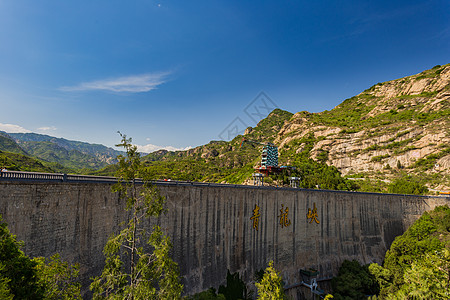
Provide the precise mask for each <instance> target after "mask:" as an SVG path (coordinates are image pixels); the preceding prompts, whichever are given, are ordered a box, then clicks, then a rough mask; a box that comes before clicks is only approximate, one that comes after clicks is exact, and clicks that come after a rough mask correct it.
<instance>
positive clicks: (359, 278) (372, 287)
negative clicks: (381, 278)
mask: <svg viewBox="0 0 450 300" xmlns="http://www.w3.org/2000/svg"><path fill="white" fill-rule="evenodd" d="M331 285H332V287H333V296H334V299H336V300H341V299H342V300H347V299H348V300H351V299H364V300H365V299H367V295H376V294H378V292H379V288H378V284H377V281H376V279H375V276H373V275H372V274H371V273H370V272H369V265H365V266H361V265H360V264H359V262H357V261H356V260H353V261H348V260H345V261H344V262H343V263H342V265H341V267H340V268H339V273H338V276H336V277H334V278H333V279H332V281H331Z"/></svg>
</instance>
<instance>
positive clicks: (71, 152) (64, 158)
mask: <svg viewBox="0 0 450 300" xmlns="http://www.w3.org/2000/svg"><path fill="white" fill-rule="evenodd" d="M0 150H1V151H3V152H11V153H15V154H21V155H27V156H29V157H31V158H34V159H37V160H38V161H40V162H41V163H42V165H44V166H46V167H47V168H49V169H52V170H53V171H55V172H80V171H81V170H85V171H87V170H89V169H90V170H98V169H101V168H104V167H106V166H108V165H110V164H113V163H114V162H115V159H116V157H117V155H119V154H120V153H122V152H120V151H117V150H114V149H112V148H108V147H106V146H103V145H100V144H89V143H84V142H78V141H70V140H67V139H63V138H56V137H52V136H48V135H43V134H37V133H6V132H0ZM0 163H1V161H0Z"/></svg>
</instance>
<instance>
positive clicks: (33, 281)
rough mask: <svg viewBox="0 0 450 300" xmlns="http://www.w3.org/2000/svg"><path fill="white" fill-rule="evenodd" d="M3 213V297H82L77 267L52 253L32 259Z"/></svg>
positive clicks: (0, 275)
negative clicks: (5, 220)
mask: <svg viewBox="0 0 450 300" xmlns="http://www.w3.org/2000/svg"><path fill="white" fill-rule="evenodd" d="M22 246H23V242H21V241H17V240H16V236H15V235H13V234H11V233H10V231H9V229H8V226H7V224H6V223H5V222H3V221H2V217H1V215H0V299H13V298H14V299H48V300H51V299H81V296H80V287H81V285H80V283H78V282H76V279H77V277H78V266H77V265H74V266H71V265H69V264H68V263H66V262H63V261H61V259H60V258H59V255H58V254H56V255H54V256H52V257H51V258H50V260H49V262H48V263H47V264H46V259H45V258H44V257H36V258H34V259H30V258H29V257H28V256H27V255H25V254H24V253H23V251H22V250H21V249H20V248H21V247H22Z"/></svg>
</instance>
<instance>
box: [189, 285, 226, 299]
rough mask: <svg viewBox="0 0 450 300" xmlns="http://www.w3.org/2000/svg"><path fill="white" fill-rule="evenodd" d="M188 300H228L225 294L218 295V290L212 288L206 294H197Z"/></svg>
mask: <svg viewBox="0 0 450 300" xmlns="http://www.w3.org/2000/svg"><path fill="white" fill-rule="evenodd" d="M187 299H188V300H226V299H227V298H225V296H224V295H223V294H216V290H215V289H214V288H210V289H208V290H206V291H204V292H201V293H198V294H195V295H193V296H191V297H188V298H187Z"/></svg>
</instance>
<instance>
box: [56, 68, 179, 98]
mask: <svg viewBox="0 0 450 300" xmlns="http://www.w3.org/2000/svg"><path fill="white" fill-rule="evenodd" d="M170 74H171V73H170V72H160V73H147V74H142V75H133V76H127V77H118V78H109V79H103V80H96V81H91V82H83V83H81V84H79V85H77V86H66V87H62V88H61V90H63V91H68V92H73V91H94V90H99V91H110V92H117V93H121V92H128V93H143V92H149V91H151V90H154V89H156V88H157V87H158V86H159V85H161V84H163V83H165V82H166V81H167V77H168V76H169V75H170Z"/></svg>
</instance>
